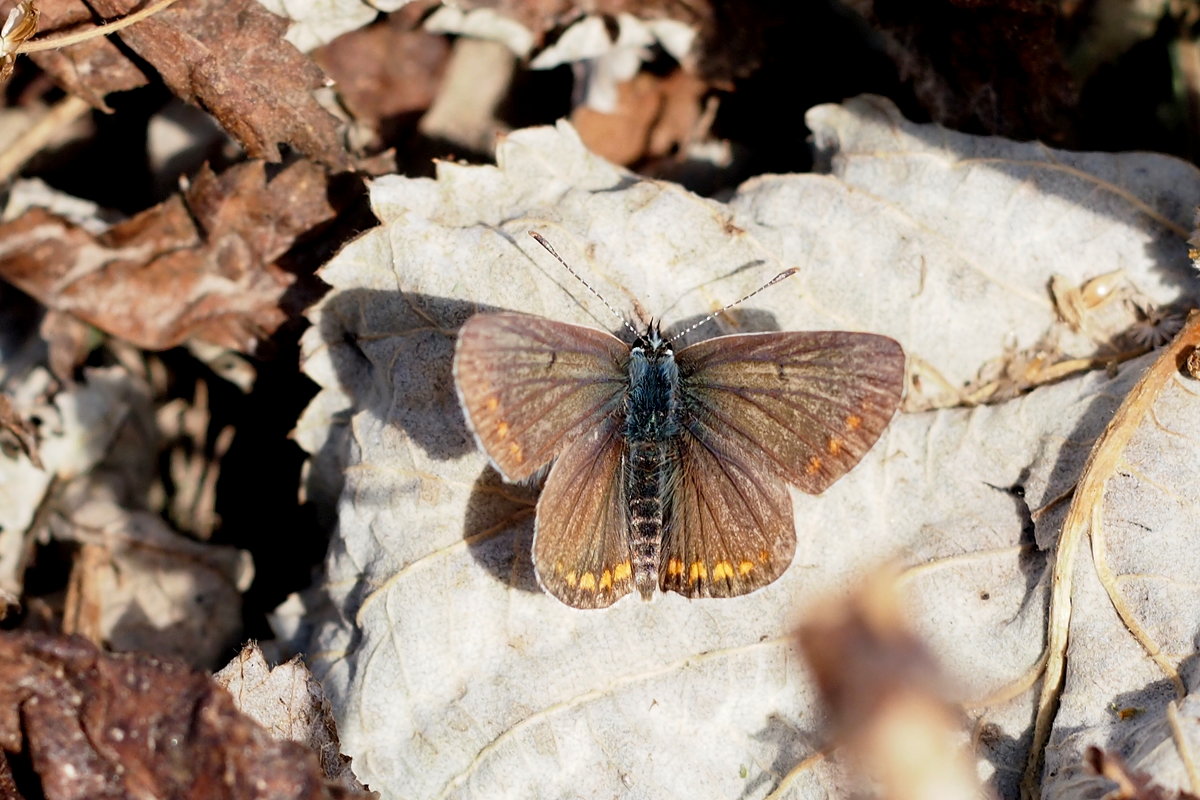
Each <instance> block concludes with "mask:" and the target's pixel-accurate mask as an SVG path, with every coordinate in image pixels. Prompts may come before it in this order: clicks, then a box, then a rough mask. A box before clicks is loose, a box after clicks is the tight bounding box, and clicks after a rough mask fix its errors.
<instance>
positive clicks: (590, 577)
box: [579, 572, 596, 592]
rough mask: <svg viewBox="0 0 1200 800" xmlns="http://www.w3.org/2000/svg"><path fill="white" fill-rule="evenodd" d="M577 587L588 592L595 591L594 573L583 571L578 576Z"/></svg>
mask: <svg viewBox="0 0 1200 800" xmlns="http://www.w3.org/2000/svg"><path fill="white" fill-rule="evenodd" d="M579 588H580V589H585V590H587V591H589V592H594V591H596V576H595V574H594V573H591V572H585V573H583V574H582V575H580V576H579Z"/></svg>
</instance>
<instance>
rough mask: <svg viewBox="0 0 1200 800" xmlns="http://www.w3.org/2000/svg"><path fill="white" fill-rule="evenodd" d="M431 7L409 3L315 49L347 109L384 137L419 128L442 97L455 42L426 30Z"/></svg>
mask: <svg viewBox="0 0 1200 800" xmlns="http://www.w3.org/2000/svg"><path fill="white" fill-rule="evenodd" d="M428 11H429V3H409V4H408V5H406V6H404V7H403V8H402V9H400V10H399V11H397V12H395V13H392V14H389V15H388V16H387V17H386V18H385V19H384V20H383V21H382V22H380V23H379V24H376V25H370V26H368V27H366V28H360V29H359V30H356V31H351V32H350V33H347V34H344V35H342V36H339V37H338V38H337V39H335V40H333V42H331V43H330V44H329V45H327V46H325V47H322V48H320V49H318V50H315V51H313V53H312V56H313V59H314V60H315V61H316V62H317V63H318V64H319V65H320V66H321V68H322V69H324V70H325V72H327V73H328V74H329V76H330V77H331V78H333V79H334V80H335V81H336V82H337V88H338V93H339V95H340V96H341V98H342V101H343V102H344V103H345V104H346V108H347V109H348V110H349V111H350V112H351V113H352V114H353V115H354V118H355V119H356V120H358V121H359V122H361V123H363V124H366V125H369V126H370V127H371V128H373V129H374V130H376V131H377V132H378V133H379V138H380V139H381V140H382V141H385V142H386V141H395V138H396V137H395V132H396V129H398V128H402V126H405V125H408V126H415V118H416V117H417V116H419V115H420V114H422V113H424V112H425V110H426V109H428V108H429V106H430V105H431V104H432V103H433V101H434V98H435V97H436V96H437V91H438V87H439V86H440V84H441V80H442V71H443V70H444V69H445V65H446V59H447V58H448V57H449V55H450V44H449V42H448V41H447V40H446V37H445V36H439V35H436V34H433V33H430V32H428V31H424V30H422V29H421V27H420V24H421V18H422V17H423V16H424V15H425V14H427V13H428Z"/></svg>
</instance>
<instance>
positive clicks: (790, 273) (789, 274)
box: [668, 267, 800, 342]
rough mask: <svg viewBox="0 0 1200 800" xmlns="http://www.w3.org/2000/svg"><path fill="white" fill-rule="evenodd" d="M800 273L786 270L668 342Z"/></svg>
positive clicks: (797, 270)
mask: <svg viewBox="0 0 1200 800" xmlns="http://www.w3.org/2000/svg"><path fill="white" fill-rule="evenodd" d="M799 271H800V268H799V267H792V268H791V269H785V270H784V271H783V272H781V273H779V274H778V275H776V276H775V277H774V278H771V280H769V281H767V282H766V283H764V284H763V285H762V286H760V287H758V288H757V289H755V290H754V291H753V292H751V293H750V294H748V295H746V296H745V297H742V298H739V299H737V300H734V301H733V302H732V303H730V304H729V305H727V306H725V307H724V308H719V309H717V310H716V311H714V312H713V313H711V314H709V315H708V316H707V317H705V318H704V319H702V320H700V321H699V322H697V323H696V324H694V325H690V326H688V328H687V329H685V330H682V331H680V332H679V333H677V334H675V335H674V336H672V337H671V338H670V339H669V340H668V342H674V341H675V340H677V339H680V338H682V337H684V336H686V335H687V334H689V333H691V332H692V331H694V330H696V328H699V327H700V326H701V325H704V324H705V323H707V322H711V321H712V320H713V319H715V318H716V316H717V315H718V314H723V313H725V312H726V311H728V310H729V309H731V308H733V307H734V306H736V305H741V304H742V303H744V302H746V301H747V300H749V299H750V298H751V297H754V295H756V294H758V293H759V292H761V291H762V290H763V289H769V288H770V287H772V286H774V285H775V284H777V283H779V282H780V281H781V280H783V279H784V278H790V277H792V276H793V275H795V274H796V273H797V272H799Z"/></svg>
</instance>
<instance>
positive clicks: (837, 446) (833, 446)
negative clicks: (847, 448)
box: [826, 436, 842, 456]
mask: <svg viewBox="0 0 1200 800" xmlns="http://www.w3.org/2000/svg"><path fill="white" fill-rule="evenodd" d="M826 449H828V450H829V455H831V456H836V455H837V454H838V453H840V452H842V440H841V439H835V438H834V437H832V436H830V437H829V445H828V447H827V448H826Z"/></svg>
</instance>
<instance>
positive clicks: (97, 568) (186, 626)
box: [51, 497, 254, 668]
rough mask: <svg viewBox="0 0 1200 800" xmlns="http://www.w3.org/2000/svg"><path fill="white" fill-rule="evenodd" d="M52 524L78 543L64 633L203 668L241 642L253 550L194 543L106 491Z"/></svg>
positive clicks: (58, 532) (57, 532)
mask: <svg viewBox="0 0 1200 800" xmlns="http://www.w3.org/2000/svg"><path fill="white" fill-rule="evenodd" d="M64 505H67V504H64ZM51 523H52V524H51V527H52V531H53V533H54V536H55V538H56V539H58V540H60V541H73V542H77V543H78V544H79V551H78V555H77V557H76V558H75V560H74V562H73V563H72V569H71V578H70V583H69V585H68V589H67V598H66V601H65V603H64V606H65V607H64V620H63V629H64V630H65V631H67V632H69V633H80V634H84V635H86V636H87V637H88V638H89V639H91V640H92V641H94V642H98V643H104V644H105V645H107V646H109V647H111V648H113V649H115V650H121V651H125V650H141V651H144V652H153V653H157V654H165V655H171V656H174V657H177V658H180V659H182V660H185V661H187V662H188V663H189V664H191V665H193V666H196V667H202V668H211V667H212V666H213V665H214V664H215V663H217V659H218V658H220V657H221V656H222V654H223V653H225V652H226V651H227V649H228V647H229V646H230V645H231V644H235V643H236V642H237V639H238V637H239V636H240V635H241V632H242V614H241V610H242V594H243V593H244V592H245V591H246V589H248V588H249V587H250V581H251V580H252V578H253V576H254V566H253V562H252V561H251V558H250V554H249V553H247V552H245V551H242V550H237V549H235V548H232V547H222V546H218V545H213V544H200V543H197V542H194V541H192V540H191V539H188V538H187V537H185V536H182V535H180V534H179V533H176V532H175V531H173V530H171V529H170V528H169V527H168V526H167V525H166V524H165V523H164V522H163V521H162V518H161V517H159V516H158V515H157V514H154V513H151V512H146V511H129V510H126V509H124V508H121V507H120V506H118V505H117V504H115V503H113V502H111V501H110V500H107V499H105V498H103V497H87V498H86V499H84V500H82V501H81V502H78V503H75V504H70V505H69V507H67V508H64V509H62V510H61V512H60V513H59V514H58V515H56V516H55V517H54V518H53V519H52V521H51Z"/></svg>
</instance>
